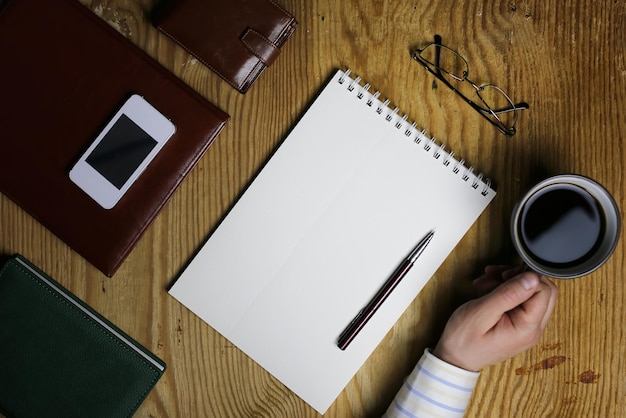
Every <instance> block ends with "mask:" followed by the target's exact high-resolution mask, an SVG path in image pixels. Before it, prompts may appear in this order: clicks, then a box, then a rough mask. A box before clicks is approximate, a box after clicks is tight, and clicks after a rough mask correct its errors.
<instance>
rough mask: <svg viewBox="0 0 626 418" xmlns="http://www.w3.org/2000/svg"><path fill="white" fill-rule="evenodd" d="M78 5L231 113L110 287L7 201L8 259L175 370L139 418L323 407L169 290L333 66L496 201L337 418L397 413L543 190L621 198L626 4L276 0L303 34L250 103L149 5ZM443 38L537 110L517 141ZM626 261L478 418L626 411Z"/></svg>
mask: <svg viewBox="0 0 626 418" xmlns="http://www.w3.org/2000/svg"><path fill="white" fill-rule="evenodd" d="M82 1H83V3H86V4H88V5H89V7H90V8H91V9H92V10H94V12H96V13H97V14H99V15H100V16H101V17H102V18H104V19H105V20H107V21H108V22H110V23H111V24H112V25H113V26H114V27H115V28H117V29H118V30H119V31H120V32H121V33H123V34H124V35H125V36H127V37H128V38H130V39H131V40H132V41H133V42H134V43H136V44H138V45H139V46H140V47H141V48H143V49H144V50H145V51H147V52H148V53H149V54H150V55H152V56H153V57H155V58H156V59H157V60H158V61H160V62H161V63H162V64H163V65H164V66H165V67H166V68H168V69H169V70H171V71H172V72H174V73H175V74H176V75H178V76H179V77H180V78H182V79H183V80H184V81H185V82H187V83H188V84H189V85H191V86H192V87H193V88H194V89H195V90H197V91H198V92H200V94H202V95H203V96H205V97H206V98H207V99H209V100H210V101H212V102H213V103H215V104H217V105H218V106H219V107H221V108H222V109H223V110H225V111H226V112H228V113H229V114H230V115H231V116H232V120H231V121H230V123H229V125H228V126H227V128H226V129H225V130H224V131H223V133H222V134H221V135H220V136H219V138H218V140H217V141H216V142H215V143H214V145H212V147H211V148H210V149H209V151H208V152H207V154H206V155H205V156H204V158H202V159H201V161H200V163H199V164H198V166H197V167H196V168H195V169H194V170H193V172H192V173H191V175H190V176H189V177H188V179H187V180H186V181H185V182H184V183H183V184H182V186H181V187H180V189H179V190H178V191H177V192H176V194H175V195H174V196H173V198H172V199H171V201H170V202H169V204H168V205H167V206H166V207H165V209H164V210H163V211H162V213H161V214H160V215H159V216H158V218H157V219H156V221H155V222H154V224H153V225H152V226H151V227H150V228H149V230H148V231H147V233H146V234H145V236H144V237H143V239H142V240H141V241H140V242H139V244H138V245H137V247H136V248H135V249H134V251H133V252H132V253H131V255H130V256H129V258H128V259H127V260H126V262H125V263H124V264H123V265H122V267H121V269H120V270H119V271H118V273H117V274H116V275H115V276H114V277H113V278H112V279H109V278H106V277H105V276H103V275H102V274H101V273H100V272H98V271H97V270H96V269H94V268H93V267H92V266H91V265H89V264H88V263H87V262H85V260H83V259H82V258H81V257H79V256H78V255H77V254H75V253H74V252H73V251H72V250H71V249H70V248H68V247H67V246H66V245H64V244H63V243H62V242H60V241H59V240H58V239H57V238H56V237H55V236H54V235H52V234H51V233H50V232H48V231H47V230H46V229H45V228H43V227H42V226H41V225H40V224H39V223H37V222H36V221H34V220H33V219H32V218H31V217H29V215H27V214H26V213H25V212H23V211H22V210H21V209H20V208H19V207H17V206H16V205H15V204H14V203H12V202H11V201H10V200H8V199H7V198H6V197H4V196H0V231H1V236H0V254H3V255H9V254H13V253H16V252H18V253H21V254H23V255H24V256H26V257H27V258H29V259H30V260H32V261H33V262H34V263H35V264H37V265H38V266H40V267H41V268H42V269H43V270H45V271H46V272H48V273H49V274H50V275H51V276H53V277H55V278H56V279H58V280H59V281H60V282H61V283H62V284H63V285H65V286H67V287H68V288H69V289H71V290H72V291H73V292H75V293H76V294H77V295H78V296H79V297H80V298H82V299H83V300H85V301H86V302H87V303H88V304H90V305H91V306H93V307H94V308H95V309H96V310H98V311H99V312H101V313H102V314H103V315H105V316H106V317H108V318H109V319H110V320H112V321H113V322H114V323H116V324H117V325H118V326H120V327H121V328H122V329H124V330H125V331H126V332H128V333H129V334H130V335H132V336H133V337H134V338H136V339H137V340H138V341H140V342H141V343H142V344H144V345H145V346H146V347H148V348H149V349H151V350H152V351H154V352H155V353H156V354H157V355H159V356H160V357H161V358H163V359H164V360H165V361H166V362H167V364H168V369H167V372H166V373H165V375H164V376H163V378H162V379H161V380H160V382H159V383H158V384H157V386H156V388H155V389H154V390H153V391H152V392H151V393H150V394H149V396H148V398H147V399H146V401H145V402H144V403H143V404H142V406H141V408H140V410H139V412H138V413H137V416H141V417H148V416H151V417H156V416H158V417H205V416H206V417H213V416H217V417H240V416H241V417H245V416H258V417H313V416H317V413H316V412H315V411H314V410H313V409H311V408H310V407H309V406H307V405H306V404H305V403H304V402H303V401H302V400H300V399H299V398H298V397H296V396H295V395H294V394H293V393H291V392H290V391H289V390H287V389H286V388H285V387H284V386H283V385H282V384H281V383H280V382H278V381H277V380H276V379H274V378H273V377H272V376H271V375H269V374H268V373H267V372H265V371H264V370H263V369H262V368H261V367H260V366H258V365H257V364H255V363H254V362H253V361H252V360H250V359H249V358H247V357H246V356H245V355H244V354H242V353H241V352H240V351H239V350H238V349H236V348H234V347H233V345H232V344H230V343H229V342H228V341H227V340H226V339H224V338H223V337H221V336H220V335H219V334H218V333H216V332H215V331H214V330H213V329H211V328H210V327H209V326H208V325H206V324H205V323H203V322H202V321H200V320H199V319H198V318H197V317H196V316H194V315H193V314H192V313H190V312H189V311H188V310H187V309H185V308H184V307H182V306H181V305H180V304H179V303H178V302H177V301H176V300H174V299H173V298H172V297H170V296H168V294H167V288H168V286H169V285H170V284H171V283H173V281H174V280H175V278H176V277H177V274H178V273H179V272H180V271H181V268H182V267H183V266H184V265H185V263H186V262H187V261H188V260H189V259H190V257H191V256H192V254H193V253H194V252H195V251H196V250H197V249H198V247H199V246H200V245H201V244H202V243H203V241H204V240H205V239H206V238H207V236H208V235H209V234H210V233H211V231H212V230H213V229H214V228H215V226H216V224H217V222H218V221H219V220H220V218H221V217H222V216H223V215H224V214H225V212H226V211H227V210H228V208H229V207H230V206H231V205H232V204H233V202H234V201H235V200H236V198H237V196H238V195H239V194H240V193H241V191H242V190H243V188H244V186H245V185H246V184H247V183H248V182H249V181H250V179H251V177H252V176H253V175H254V174H255V173H256V172H257V171H258V170H259V169H260V167H262V165H263V163H264V161H266V159H267V158H268V156H269V155H270V154H271V153H272V151H273V150H275V149H276V147H277V146H278V145H279V144H280V142H281V140H282V139H283V138H284V137H285V134H286V133H287V132H288V130H289V129H290V127H291V126H292V125H293V124H294V123H295V122H296V120H297V118H298V116H299V115H300V114H301V113H302V112H303V111H304V110H305V109H306V106H307V104H308V103H310V102H311V100H312V99H313V98H314V96H315V94H316V92H318V91H319V90H320V88H321V87H322V85H323V83H324V82H325V80H326V79H327V78H328V77H329V75H330V74H331V73H332V72H333V71H334V70H335V69H337V68H341V69H344V68H348V67H349V68H351V69H352V70H353V73H356V74H357V75H360V76H362V77H363V78H364V79H367V80H368V81H369V82H370V83H371V84H372V85H373V88H375V89H378V90H380V91H382V92H384V94H385V95H386V96H388V97H390V98H393V100H392V103H393V104H395V105H397V106H399V107H400V109H402V110H403V111H404V112H406V113H407V114H409V115H410V116H411V118H413V119H414V120H415V121H417V122H418V123H419V124H421V125H422V127H424V128H427V129H428V132H429V133H430V134H431V135H434V136H436V137H437V139H438V140H439V141H441V142H444V143H445V144H446V145H447V146H448V147H449V148H452V149H454V150H455V151H456V153H457V155H460V156H462V157H463V158H464V159H465V160H466V161H468V162H470V163H471V164H474V165H476V166H477V167H480V169H481V171H482V172H484V173H485V174H486V175H488V176H489V177H490V178H492V179H493V180H494V181H495V183H496V185H497V190H498V192H499V193H498V196H497V198H496V200H495V201H494V203H492V204H491V206H490V207H489V208H488V209H487V211H486V212H485V213H484V214H483V216H482V217H481V218H480V219H479V220H478V222H477V223H476V224H475V225H474V226H473V227H472V229H471V230H470V231H469V233H468V234H467V235H466V236H465V238H464V239H463V240H462V241H461V243H460V244H459V246H458V247H457V248H456V250H455V251H454V252H453V253H452V254H451V255H450V257H449V258H448V259H447V260H446V262H445V263H444V264H443V265H442V266H441V268H440V269H439V270H438V272H437V274H436V275H435V276H434V277H433V278H432V280H431V281H430V282H429V284H428V285H427V286H426V288H425V289H424V290H423V291H422V293H421V294H420V296H419V297H418V298H417V299H416V300H415V301H414V302H413V304H412V305H411V306H410V308H409V309H408V310H407V311H406V313H405V314H404V315H403V317H402V318H401V320H400V321H399V322H398V323H397V324H396V325H395V326H394V328H393V329H392V330H391V331H390V332H389V334H388V335H387V337H386V338H385V339H384V340H383V341H382V343H381V344H380V345H379V347H378V348H377V350H376V351H375V352H374V354H373V355H372V356H371V358H370V359H369V360H368V361H367V362H366V363H365V365H364V366H363V367H362V368H361V370H360V371H359V372H358V373H357V375H356V376H355V377H354V379H353V380H352V381H351V382H350V384H349V385H348V386H347V387H346V389H345V391H344V392H343V393H342V394H341V395H340V396H339V398H338V399H337V400H336V402H335V403H334V404H333V405H332V406H331V408H330V409H329V410H328V412H327V416H332V417H363V416H379V415H380V414H382V412H383V411H384V410H385V409H386V408H387V406H388V404H389V403H390V401H391V400H392V398H393V396H394V395H395V393H396V391H397V389H398V388H399V386H400V385H401V383H402V379H403V377H404V376H405V375H406V374H408V373H409V372H410V370H411V369H412V368H413V366H414V364H415V362H416V361H417V359H418V358H419V357H420V355H421V353H422V351H423V350H424V348H425V347H429V346H432V345H433V344H434V343H435V342H436V340H437V338H438V335H439V334H440V332H441V330H442V328H443V326H444V324H445V321H446V320H447V318H448V317H449V315H450V314H451V312H452V311H453V310H454V308H455V307H457V306H458V305H459V304H461V303H462V302H463V301H465V300H467V299H469V298H471V297H472V289H471V281H470V279H471V278H473V277H475V276H476V275H478V274H479V273H480V272H481V271H482V268H483V266H484V265H486V264H489V263H512V262H515V255H514V250H513V247H512V245H511V242H510V238H509V232H508V223H509V216H510V213H511V209H512V207H513V205H514V203H515V201H516V200H517V199H519V198H520V196H521V195H522V194H523V193H524V191H525V190H526V189H527V188H528V187H529V186H530V185H531V184H533V182H534V181H536V180H538V179H540V178H542V177H544V176H547V175H551V174H557V173H578V174H583V175H586V176H590V177H592V178H594V179H596V180H597V181H599V182H600V183H602V184H603V185H605V186H606V188H607V189H608V190H609V191H610V192H611V193H612V194H613V195H614V197H615V199H616V200H617V202H618V204H619V205H620V207H623V206H624V204H625V203H626V200H625V199H626V197H625V194H624V184H623V180H622V179H623V173H624V169H625V167H624V165H625V164H626V149H625V147H624V146H623V144H622V141H623V137H622V136H623V135H624V134H625V133H626V122H625V121H626V118H625V117H624V115H623V113H624V111H625V110H626V94H625V93H626V59H625V57H624V46H625V29H624V27H625V26H626V4H625V3H624V1H622V0H615V1H604V2H592V1H589V0H587V1H579V2H574V1H567V2H555V1H552V2H550V1H548V2H546V1H540V0H527V1H519V0H517V1H516V0H513V1H506V2H488V1H468V0H454V1H453V0H443V1H438V2H433V1H430V2H427V1H382V0H371V1H365V0H361V1H358V0H276V2H277V3H279V4H280V5H282V6H284V7H285V8H286V9H287V10H289V11H290V12H292V13H293V14H294V15H295V16H296V17H297V19H298V21H299V23H300V25H299V27H298V29H297V30H296V32H295V33H294V35H293V36H292V38H291V39H290V40H289V41H288V42H287V43H286V45H285V46H284V48H283V50H282V53H281V55H280V57H279V58H278V60H277V61H276V62H275V64H274V65H273V66H272V67H270V68H269V69H268V70H267V71H266V72H265V73H264V74H263V75H262V76H261V78H260V79H259V81H258V82H257V83H256V84H255V85H254V86H253V87H252V89H251V90H250V91H249V92H248V93H247V94H246V95H241V94H239V93H237V92H236V91H235V90H234V89H232V88H231V87H230V86H229V85H227V84H226V83H225V82H223V81H222V80H221V79H220V78H219V77H217V76H216V75H215V74H213V73H212V72H211V71H209V70H208V69H207V68H205V67H203V66H202V65H201V64H200V63H198V62H197V61H196V60H194V59H192V58H191V57H190V56H189V55H188V54H187V53H185V52H184V51H183V50H182V49H180V48H178V47H176V46H175V45H174V44H173V43H172V42H170V41H169V40H168V39H167V38H166V37H165V36H163V35H161V34H160V33H158V32H157V31H156V30H155V29H154V28H153V27H151V26H150V24H149V23H148V21H147V20H146V18H145V17H144V15H145V11H146V10H149V9H150V8H151V7H152V5H153V3H154V2H153V1H152V0H136V1H131V0H109V1H105V0H92V1H88V0H82ZM25 24H28V23H27V22H25ZM435 34H439V35H441V37H442V39H443V43H444V44H445V45H448V46H450V47H452V48H455V49H457V50H458V51H460V52H462V54H463V55H464V56H465V57H466V59H467V61H468V62H469V64H470V71H471V75H472V77H473V79H475V80H476V81H480V82H492V83H495V84H497V85H499V86H500V87H502V88H503V89H504V90H505V91H506V92H507V93H509V94H510V95H511V97H512V98H513V99H514V100H516V101H522V100H523V101H526V102H528V103H529V104H530V105H531V108H530V110H527V111H524V112H522V114H521V116H520V119H519V121H518V124H517V127H518V133H517V134H516V135H515V136H514V137H513V138H511V139H506V138H505V137H504V136H503V135H501V134H500V133H498V132H497V131H496V130H495V129H494V128H493V127H492V126H491V125H490V124H488V123H487V122H485V121H484V120H483V119H482V118H480V117H479V116H478V114H477V113H476V112H475V111H474V110H472V109H471V108H470V107H469V106H468V105H467V104H466V103H464V102H462V101H461V100H460V99H459V98H458V97H457V96H455V95H454V94H453V93H451V92H450V91H449V90H447V89H446V88H445V86H443V85H442V84H440V83H439V84H438V83H434V82H433V81H434V78H433V77H432V76H431V75H430V74H429V73H427V72H426V71H425V70H424V69H423V68H422V67H420V66H419V65H418V64H416V63H415V62H414V61H413V60H412V59H411V58H410V55H409V50H410V48H411V47H412V46H416V45H418V46H419V45H424V44H425V43H427V42H429V41H431V40H432V39H433V36H434V35H435ZM622 242H623V241H622ZM623 254H624V247H623V245H622V244H621V243H620V244H619V246H618V247H617V250H616V252H615V254H614V255H613V257H612V258H611V259H610V260H609V261H608V263H606V265H604V266H603V267H602V268H601V269H599V270H598V271H596V272H594V273H592V274H590V275H588V276H587V277H584V278H581V279H577V280H572V281H558V282H557V286H558V287H559V290H560V296H559V299H558V302H557V306H556V310H555V313H554V316H553V317H552V319H551V321H550V323H549V325H548V328H547V330H546V332H545V335H544V337H543V339H542V340H541V342H540V344H539V345H538V346H537V347H536V348H534V349H532V350H530V351H528V352H527V353H524V354H522V355H520V356H518V357H516V358H514V359H512V360H510V361H507V362H505V363H503V364H500V365H497V366H493V367H489V368H487V369H485V370H484V371H483V373H482V375H481V378H480V380H479V383H478V386H477V388H476V390H475V392H474V397H473V400H472V402H471V406H470V409H469V411H468V413H467V416H469V417H497V418H503V417H520V416H526V417H599V416H602V417H623V416H626V361H624V351H626V348H625V347H626V341H625V339H626V337H625V335H626V334H625V333H624V325H623V324H624V322H626V318H625V316H626V314H625V310H624V306H625V305H626V292H625V288H624V284H623V278H622V274H621V273H622V271H623V270H624V256H623Z"/></svg>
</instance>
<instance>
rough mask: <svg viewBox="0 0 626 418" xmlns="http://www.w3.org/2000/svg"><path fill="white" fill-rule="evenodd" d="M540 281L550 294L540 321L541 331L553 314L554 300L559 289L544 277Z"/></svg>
mask: <svg viewBox="0 0 626 418" xmlns="http://www.w3.org/2000/svg"><path fill="white" fill-rule="evenodd" d="M540 281H541V283H542V285H543V286H546V290H547V291H549V292H550V300H549V302H548V308H547V309H546V312H545V313H544V316H543V318H542V320H541V328H542V329H543V328H545V326H546V325H547V323H548V320H549V319H550V316H552V312H554V307H555V306H556V299H557V296H558V294H559V289H558V288H557V287H556V285H555V284H554V283H552V282H551V281H550V280H549V279H548V278H547V277H545V276H542V277H541V278H540Z"/></svg>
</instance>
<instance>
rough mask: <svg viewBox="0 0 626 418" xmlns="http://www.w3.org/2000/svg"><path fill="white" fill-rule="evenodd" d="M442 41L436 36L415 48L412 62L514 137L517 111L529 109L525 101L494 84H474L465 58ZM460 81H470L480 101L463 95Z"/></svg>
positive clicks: (506, 133) (508, 135)
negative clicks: (421, 46)
mask: <svg viewBox="0 0 626 418" xmlns="http://www.w3.org/2000/svg"><path fill="white" fill-rule="evenodd" d="M439 39H440V38H439V37H435V42H433V43H431V44H429V45H426V46H425V47H424V48H421V49H419V48H416V49H415V50H414V51H413V53H412V54H411V55H412V57H413V59H414V60H416V61H417V62H419V63H420V64H422V65H423V66H424V68H426V69H427V70H428V71H429V72H431V73H432V74H433V75H434V76H435V77H437V79H438V80H440V81H442V82H443V83H444V84H445V85H446V86H448V88H450V89H451V90H452V91H454V92H455V93H456V94H458V95H459V96H460V97H461V98H463V99H464V100H465V101H466V102H467V103H468V104H469V105H470V106H472V108H473V109H474V110H476V111H477V112H478V113H479V114H480V115H481V116H482V117H484V118H485V119H487V120H488V121H489V122H490V123H491V124H492V125H494V126H495V127H496V128H497V129H498V130H499V131H500V132H502V133H503V134H504V135H506V136H507V137H511V136H513V135H514V134H515V123H516V122H517V116H518V113H517V111H518V110H523V109H528V104H527V103H523V102H522V103H518V104H514V103H513V101H512V100H511V98H510V97H509V96H508V95H507V94H506V93H505V92H504V91H502V89H501V88H500V87H498V86H496V85H494V84H482V85H478V84H476V83H475V82H473V81H472V80H471V79H470V78H469V77H468V75H469V66H468V64H467V61H466V60H465V58H463V57H462V56H461V55H460V54H459V53H458V52H456V51H455V50H453V49H450V48H448V47H447V46H444V45H441V43H440V40H439ZM459 82H468V83H469V84H470V85H471V86H472V87H473V88H474V91H475V93H476V95H477V96H478V98H479V99H480V101H479V102H475V101H473V100H470V99H469V98H468V97H467V96H465V95H464V94H463V93H461V92H460V91H459V88H460V87H461V86H460V85H459V84H458V83H459ZM455 85H457V87H455Z"/></svg>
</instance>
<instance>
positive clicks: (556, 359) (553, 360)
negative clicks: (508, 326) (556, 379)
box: [515, 356, 567, 376]
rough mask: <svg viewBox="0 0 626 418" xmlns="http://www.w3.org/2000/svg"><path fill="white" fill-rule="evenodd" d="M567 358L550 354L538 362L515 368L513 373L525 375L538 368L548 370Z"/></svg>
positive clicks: (536, 370) (538, 369)
mask: <svg viewBox="0 0 626 418" xmlns="http://www.w3.org/2000/svg"><path fill="white" fill-rule="evenodd" d="M566 360H567V357H565V356H552V357H548V358H547V359H545V360H542V361H540V362H539V363H536V364H533V365H532V366H528V367H520V368H518V369H516V370H515V374H516V375H518V376H527V375H529V374H531V373H535V372H538V371H540V370H548V369H553V368H555V367H556V366H559V365H561V364H563V363H565V361H566Z"/></svg>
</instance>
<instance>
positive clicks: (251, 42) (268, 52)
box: [241, 28, 280, 67]
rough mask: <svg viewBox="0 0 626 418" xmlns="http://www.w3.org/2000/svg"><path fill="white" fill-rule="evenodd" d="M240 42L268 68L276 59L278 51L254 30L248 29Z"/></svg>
mask: <svg viewBox="0 0 626 418" xmlns="http://www.w3.org/2000/svg"><path fill="white" fill-rule="evenodd" d="M241 42H243V44H244V45H245V46H246V48H247V49H248V50H249V51H250V52H252V53H253V54H254V55H256V56H257V57H258V58H259V59H260V60H261V61H263V63H264V64H265V65H266V66H267V67H269V66H270V65H272V63H273V62H274V61H275V60H276V57H278V54H279V53H280V49H279V48H278V47H276V45H274V44H273V43H272V42H270V41H269V39H267V38H266V37H265V36H263V35H261V34H260V33H259V32H257V31H255V30H254V29H251V28H248V29H246V31H245V32H244V33H243V35H242V36H241Z"/></svg>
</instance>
